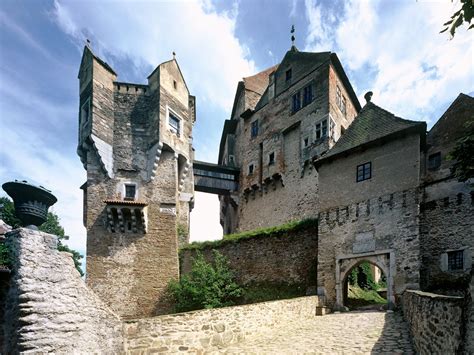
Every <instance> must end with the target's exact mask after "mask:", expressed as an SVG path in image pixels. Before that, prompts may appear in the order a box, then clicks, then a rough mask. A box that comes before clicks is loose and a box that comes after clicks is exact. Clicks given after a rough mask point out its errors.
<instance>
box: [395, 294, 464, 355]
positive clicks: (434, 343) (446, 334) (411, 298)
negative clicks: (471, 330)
mask: <svg viewBox="0 0 474 355" xmlns="http://www.w3.org/2000/svg"><path fill="white" fill-rule="evenodd" d="M463 306H464V299H463V297H456V296H443V295H437V294H434V293H427V292H422V291H412V290H407V291H405V292H404V293H403V297H402V307H403V314H404V317H405V319H406V320H407V322H408V323H409V326H410V331H411V334H412V336H413V343H414V345H415V348H416V351H417V352H418V353H419V354H422V355H423V354H455V353H456V354H457V353H461V351H462V346H463V335H464V330H463V329H462V327H463Z"/></svg>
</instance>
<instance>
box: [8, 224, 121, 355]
mask: <svg viewBox="0 0 474 355" xmlns="http://www.w3.org/2000/svg"><path fill="white" fill-rule="evenodd" d="M6 238H7V241H6V242H7V243H8V244H9V245H10V246H11V247H12V249H13V250H14V253H15V255H14V263H13V266H12V274H11V275H12V278H11V281H10V289H9V291H8V295H7V299H6V305H7V306H6V312H5V323H4V325H3V326H4V331H5V340H6V343H5V344H4V349H3V353H5V354H11V353H17V352H29V351H31V352H35V353H46V352H56V353H73V352H75V353H77V352H80V353H99V352H100V353H118V352H120V351H121V350H122V346H123V345H122V333H121V331H122V329H121V322H120V320H119V318H118V317H117V316H116V315H115V314H114V313H113V312H112V311H111V310H110V309H109V308H108V307H107V306H106V305H105V304H104V303H103V302H102V301H101V300H100V299H99V298H98V297H97V296H96V295H95V294H94V293H93V292H92V291H91V290H90V289H88V288H87V287H86V285H85V283H84V281H83V280H82V279H81V276H80V275H79V272H78V271H77V270H76V269H75V267H74V262H73V260H72V257H71V254H69V253H65V252H59V251H58V250H57V237H56V236H53V235H50V234H46V233H43V232H39V231H34V230H31V229H16V230H14V231H12V232H9V233H7V235H6Z"/></svg>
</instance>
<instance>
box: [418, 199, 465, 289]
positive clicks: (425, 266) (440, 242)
mask: <svg viewBox="0 0 474 355" xmlns="http://www.w3.org/2000/svg"><path fill="white" fill-rule="evenodd" d="M473 216H474V193H472V192H471V193H465V192H459V193H457V194H456V193H451V194H449V195H445V196H443V198H438V199H433V200H430V201H426V200H425V201H424V203H423V204H422V205H421V220H420V225H421V258H422V263H421V267H422V269H421V271H420V274H421V281H422V284H421V286H422V289H423V290H430V291H435V292H441V293H444V292H443V289H452V290H455V289H457V290H458V291H463V290H464V289H465V288H466V287H468V285H469V281H470V277H471V270H472V255H473V254H474V238H473V235H474V217H473ZM450 250H451V251H452V250H462V251H463V254H464V267H463V269H462V270H448V265H447V264H448V262H447V252H448V251H450Z"/></svg>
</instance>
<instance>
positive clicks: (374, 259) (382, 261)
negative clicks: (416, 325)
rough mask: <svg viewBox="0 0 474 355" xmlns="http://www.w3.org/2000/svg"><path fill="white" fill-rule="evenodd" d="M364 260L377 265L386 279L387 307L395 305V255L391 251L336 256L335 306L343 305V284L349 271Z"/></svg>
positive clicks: (340, 307) (341, 306)
mask: <svg viewBox="0 0 474 355" xmlns="http://www.w3.org/2000/svg"><path fill="white" fill-rule="evenodd" d="M364 261H367V262H369V263H370V264H373V265H375V266H377V267H378V268H379V269H381V270H382V272H383V273H384V275H385V277H386V279H387V303H388V309H393V307H394V306H395V296H394V288H393V277H394V276H395V256H394V253H393V252H391V251H383V252H376V253H370V254H360V255H357V254H353V255H343V256H339V257H337V258H336V308H338V309H342V308H343V307H344V286H345V280H346V279H347V276H348V275H349V272H350V271H351V270H352V269H353V268H354V267H356V266H358V265H359V264H361V263H363V262H364Z"/></svg>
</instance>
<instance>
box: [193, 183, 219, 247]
mask: <svg viewBox="0 0 474 355" xmlns="http://www.w3.org/2000/svg"><path fill="white" fill-rule="evenodd" d="M194 199H195V204H194V210H193V211H192V212H191V238H190V240H191V242H194V241H203V240H216V239H220V238H222V227H221V226H220V224H219V199H218V198H217V195H212V194H208V193H204V192H196V193H195V196H194Z"/></svg>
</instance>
